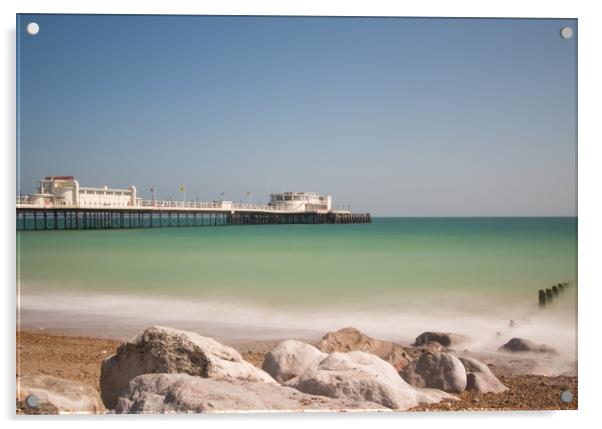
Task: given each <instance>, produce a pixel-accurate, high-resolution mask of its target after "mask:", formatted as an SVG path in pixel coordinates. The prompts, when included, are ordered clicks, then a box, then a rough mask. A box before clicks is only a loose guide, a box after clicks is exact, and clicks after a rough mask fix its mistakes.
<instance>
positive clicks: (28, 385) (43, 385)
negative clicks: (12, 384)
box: [17, 375, 106, 414]
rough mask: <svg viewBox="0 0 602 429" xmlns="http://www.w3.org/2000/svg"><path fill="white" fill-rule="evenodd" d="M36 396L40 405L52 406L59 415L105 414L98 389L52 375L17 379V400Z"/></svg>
mask: <svg viewBox="0 0 602 429" xmlns="http://www.w3.org/2000/svg"><path fill="white" fill-rule="evenodd" d="M29 395H35V396H36V397H37V398H38V401H39V403H40V404H44V403H47V404H50V405H52V406H53V407H55V408H56V411H58V412H59V413H81V414H95V413H103V412H105V411H106V410H105V407H104V406H103V404H102V400H101V399H100V396H99V395H98V392H97V391H96V389H94V388H93V387H92V386H88V385H86V384H82V383H78V382H76V381H71V380H65V379H63V378H58V377H53V376H50V375H31V376H24V377H19V378H18V379H17V400H18V401H19V402H21V401H24V400H25V398H27V397H28V396H29Z"/></svg>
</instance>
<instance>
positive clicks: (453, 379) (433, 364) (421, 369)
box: [401, 352, 466, 393]
mask: <svg viewBox="0 0 602 429" xmlns="http://www.w3.org/2000/svg"><path fill="white" fill-rule="evenodd" d="M401 376H402V377H403V379H404V380H405V381H407V382H408V383H410V384H411V385H412V386H416V387H428V388H432V389H441V390H443V391H445V392H450V393H461V392H463V391H464V390H465V389H466V370H465V369H464V365H462V362H461V361H460V360H459V359H458V358H457V357H455V356H453V355H450V354H449V353H443V352H435V353H431V352H425V353H423V354H422V355H421V356H420V357H419V358H418V360H417V361H416V362H415V363H413V364H412V365H410V366H408V367H407V368H405V369H404V370H403V371H402V372H401Z"/></svg>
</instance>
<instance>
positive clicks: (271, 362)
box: [261, 340, 328, 383]
mask: <svg viewBox="0 0 602 429" xmlns="http://www.w3.org/2000/svg"><path fill="white" fill-rule="evenodd" d="M327 356H328V355H327V354H326V353H322V352H321V351H320V350H318V349H317V348H315V347H314V346H312V345H310V344H307V343H304V342H302V341H295V340H287V341H283V342H281V343H280V344H278V345H277V346H276V347H275V348H273V349H272V350H270V351H269V352H268V353H267V354H266V356H265V359H264V361H263V364H262V366H261V369H263V370H264V371H265V372H267V373H268V374H270V375H271V376H272V377H273V378H274V379H275V380H276V381H277V382H278V383H284V382H285V381H288V380H290V379H291V378H294V377H297V376H299V375H302V374H304V373H305V372H307V371H308V370H309V369H310V368H315V367H317V365H318V364H319V363H320V361H321V360H322V359H325V358H326V357H327Z"/></svg>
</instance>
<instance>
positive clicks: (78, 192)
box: [27, 176, 138, 207]
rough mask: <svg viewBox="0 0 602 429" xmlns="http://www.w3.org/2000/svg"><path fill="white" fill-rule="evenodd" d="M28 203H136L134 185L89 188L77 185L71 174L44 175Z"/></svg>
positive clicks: (97, 204)
mask: <svg viewBox="0 0 602 429" xmlns="http://www.w3.org/2000/svg"><path fill="white" fill-rule="evenodd" d="M27 202H28V203H29V204H31V205H38V206H43V207H133V206H136V205H138V199H137V197H136V187H135V186H130V187H129V188H128V189H111V188H109V187H107V186H103V187H102V188H90V187H83V186H80V185H79V182H78V181H77V180H75V178H74V177H73V176H46V178H44V179H42V180H40V185H39V186H38V192H37V193H35V194H32V195H30V196H29V197H28V201H27Z"/></svg>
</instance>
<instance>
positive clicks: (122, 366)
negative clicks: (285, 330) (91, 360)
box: [100, 326, 276, 409]
mask: <svg viewBox="0 0 602 429" xmlns="http://www.w3.org/2000/svg"><path fill="white" fill-rule="evenodd" d="M155 373H168V374H171V373H185V374H190V375H196V376H200V377H208V378H219V379H239V380H248V381H261V382H266V383H274V384H275V383H276V381H274V379H273V378H272V377H270V376H269V374H267V373H266V372H264V371H262V370H260V369H259V368H256V367H254V366H253V365H251V364H250V363H248V362H246V361H244V360H243V359H242V357H241V355H240V353H238V352H237V351H236V350H234V349H233V348H231V347H227V346H224V345H223V344H220V343H218V342H217V341H215V340H213V339H212V338H207V337H203V336H201V335H199V334H196V333H194V332H187V331H180V330H177V329H172V328H165V327H161V326H153V327H151V328H148V329H147V330H145V331H144V332H142V334H140V335H138V336H137V337H136V338H134V339H133V340H132V341H129V342H126V343H123V344H121V345H120V346H119V348H118V349H117V353H116V354H115V355H113V356H110V357H108V358H107V359H105V361H104V362H103V363H102V367H101V372H100V388H101V397H102V400H103V402H104V404H105V405H106V407H107V408H109V409H111V408H113V407H114V406H115V403H116V401H117V397H118V396H119V395H120V394H121V393H123V392H124V391H125V390H126V389H127V388H128V384H129V382H130V380H131V379H132V378H134V377H136V376H138V375H142V374H155Z"/></svg>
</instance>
